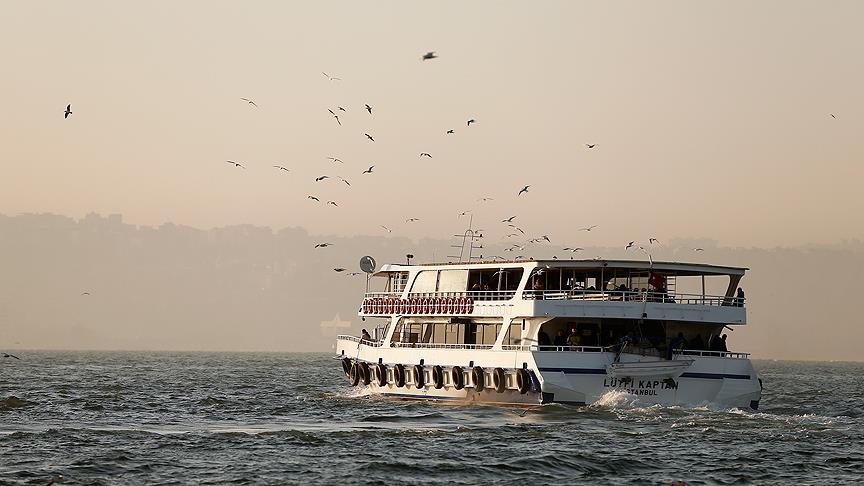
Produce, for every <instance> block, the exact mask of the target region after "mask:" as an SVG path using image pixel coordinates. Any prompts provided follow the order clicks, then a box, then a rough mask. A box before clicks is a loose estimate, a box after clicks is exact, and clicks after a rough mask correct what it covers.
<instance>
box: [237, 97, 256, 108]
mask: <svg viewBox="0 0 864 486" xmlns="http://www.w3.org/2000/svg"><path fill="white" fill-rule="evenodd" d="M240 99H241V100H243V101H245V102H246V103H249V104H250V105H252V106H254V107H255V108H258V105H257V104H255V102H254V101H252V100H250V99H249V98H240Z"/></svg>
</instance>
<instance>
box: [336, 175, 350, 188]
mask: <svg viewBox="0 0 864 486" xmlns="http://www.w3.org/2000/svg"><path fill="white" fill-rule="evenodd" d="M339 180H340V181H342V182H344V183H345V184H347V185H349V186H350V185H351V183H350V182H348V179H345V178H344V177H340V178H339Z"/></svg>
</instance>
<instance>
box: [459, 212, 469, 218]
mask: <svg viewBox="0 0 864 486" xmlns="http://www.w3.org/2000/svg"><path fill="white" fill-rule="evenodd" d="M470 212H471V211H462V212H461V213H459V217H460V218H461V217H462V216H466V215H467V214H468V213H470Z"/></svg>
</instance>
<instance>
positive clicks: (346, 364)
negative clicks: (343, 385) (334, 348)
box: [342, 358, 351, 376]
mask: <svg viewBox="0 0 864 486" xmlns="http://www.w3.org/2000/svg"><path fill="white" fill-rule="evenodd" d="M342 371H344V372H345V376H348V375H349V374H350V373H351V359H350V358H342Z"/></svg>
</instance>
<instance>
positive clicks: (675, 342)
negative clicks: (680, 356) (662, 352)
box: [666, 332, 687, 360]
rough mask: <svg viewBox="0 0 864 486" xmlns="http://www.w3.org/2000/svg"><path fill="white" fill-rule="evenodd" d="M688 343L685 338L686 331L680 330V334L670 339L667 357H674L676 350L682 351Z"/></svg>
mask: <svg viewBox="0 0 864 486" xmlns="http://www.w3.org/2000/svg"><path fill="white" fill-rule="evenodd" d="M686 345H687V340H686V339H684V333H682V332H679V333H678V336H677V337H675V338H674V339H672V340H671V341H669V348H668V349H667V350H666V359H670V360H671V359H672V355H673V354H674V353H675V351H681V350H683V349H684V347H685V346H686Z"/></svg>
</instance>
